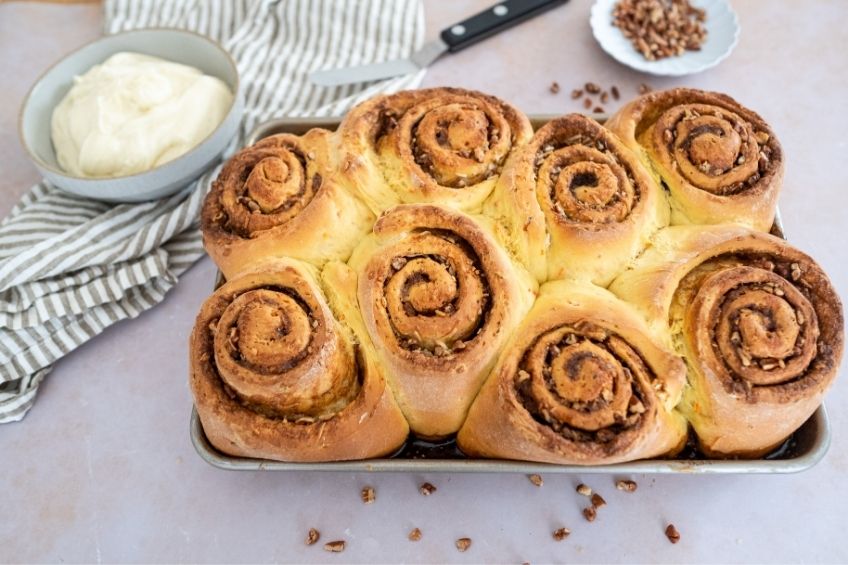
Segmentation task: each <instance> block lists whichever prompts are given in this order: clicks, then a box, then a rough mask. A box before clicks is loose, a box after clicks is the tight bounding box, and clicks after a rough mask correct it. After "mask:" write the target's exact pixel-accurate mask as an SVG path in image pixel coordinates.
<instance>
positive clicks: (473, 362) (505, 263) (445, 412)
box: [350, 204, 536, 439]
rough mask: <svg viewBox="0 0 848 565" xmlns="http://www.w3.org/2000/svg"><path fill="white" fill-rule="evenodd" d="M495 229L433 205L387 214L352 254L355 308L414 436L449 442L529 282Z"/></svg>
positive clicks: (519, 313) (528, 292)
mask: <svg viewBox="0 0 848 565" xmlns="http://www.w3.org/2000/svg"><path fill="white" fill-rule="evenodd" d="M495 229H496V227H495V225H494V224H493V223H492V222H491V221H490V220H487V219H486V218H483V217H477V216H467V215H465V214H463V213H460V212H456V211H452V210H451V209H449V208H443V207H438V206H432V205H415V204H412V205H402V206H398V207H397V208H394V209H392V210H389V211H388V212H386V213H385V214H383V215H382V216H381V217H380V218H379V219H378V220H377V223H376V224H375V225H374V233H373V234H372V235H371V236H369V237H368V238H367V239H366V240H365V241H363V243H362V244H361V245H360V246H359V247H357V249H356V250H355V251H354V253H353V255H352V257H351V259H350V265H351V266H352V267H353V268H354V270H356V272H357V274H358V276H359V292H358V298H359V306H360V309H361V311H362V316H363V319H364V321H365V324H366V327H367V329H368V332H369V334H370V335H371V337H372V339H373V341H374V345H375V347H376V349H377V351H378V356H379V359H380V362H381V363H382V365H383V366H384V367H385V369H386V373H387V375H388V378H389V380H390V384H391V385H392V388H393V390H394V392H395V398H397V401H398V404H399V405H400V407H401V409H402V410H403V412H404V414H405V416H406V418H407V420H408V421H409V424H410V427H411V428H412V431H413V432H415V433H416V434H417V435H419V436H421V437H424V438H430V439H435V438H442V437H445V436H448V435H450V434H453V433H455V432H456V431H457V430H458V429H459V427H460V425H461V424H462V421H463V420H464V419H465V414H466V411H467V410H468V406H469V405H470V404H471V401H472V400H473V399H474V395H475V394H477V391H478V389H479V388H480V385H481V384H482V382H483V379H485V377H486V375H487V374H488V372H489V371H490V370H491V367H492V365H493V364H494V362H495V359H496V358H497V355H498V353H499V352H500V350H501V348H502V347H503V345H504V343H505V342H506V339H507V337H508V336H509V334H510V333H511V332H512V330H513V329H514V328H515V327H516V326H517V325H518V324H519V322H520V321H521V319H522V317H523V316H524V315H525V314H526V313H527V311H528V310H529V308H530V305H531V304H532V302H533V299H534V297H535V295H534V291H535V290H536V284H535V281H534V280H533V279H532V277H530V275H529V274H528V273H527V272H526V271H525V270H524V269H523V268H521V267H520V266H518V265H516V264H514V263H513V262H512V260H511V259H510V257H509V256H508V255H507V253H506V252H505V251H504V250H503V249H502V248H501V246H500V245H499V244H498V241H497V235H496V233H495Z"/></svg>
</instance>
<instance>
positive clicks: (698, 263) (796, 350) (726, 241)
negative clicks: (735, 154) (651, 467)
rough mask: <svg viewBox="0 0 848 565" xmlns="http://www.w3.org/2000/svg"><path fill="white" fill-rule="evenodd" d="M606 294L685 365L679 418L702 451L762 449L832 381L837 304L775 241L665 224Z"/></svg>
mask: <svg viewBox="0 0 848 565" xmlns="http://www.w3.org/2000/svg"><path fill="white" fill-rule="evenodd" d="M610 289H611V290H612V291H614V292H615V293H616V294H618V295H619V296H621V297H622V298H624V299H625V300H628V301H629V302H632V303H633V304H635V305H636V306H637V307H639V308H640V309H641V310H642V311H643V313H644V314H645V316H647V318H648V319H649V320H650V321H651V322H652V323H653V325H654V327H655V328H656V331H658V332H659V333H660V335H663V336H665V338H666V339H667V340H668V342H669V343H670V344H671V345H672V346H673V347H674V348H675V349H676V350H677V352H678V353H680V354H681V355H684V356H685V357H686V360H687V363H688V367H689V376H688V379H689V386H688V387H687V391H686V395H685V398H684V402H683V404H682V406H681V410H682V411H683V412H684V413H685V414H686V416H687V418H688V419H689V421H690V422H691V423H692V426H693V427H694V429H695V432H696V433H697V435H698V439H699V441H700V444H701V447H702V449H703V451H704V452H705V453H707V454H708V455H712V456H739V457H758V456H760V455H763V454H764V453H767V452H768V451H770V450H772V449H773V448H774V447H775V446H777V445H779V444H780V443H781V442H783V441H784V440H785V439H786V438H787V436H789V435H790V434H792V432H794V431H795V430H796V429H797V428H798V427H800V426H801V424H803V423H804V421H805V420H806V419H807V418H809V417H810V415H812V413H813V412H814V411H815V409H816V408H817V407H818V405H819V404H820V403H821V401H822V397H823V395H824V393H825V392H826V390H827V389H828V388H829V387H830V385H831V384H832V383H833V380H834V378H835V377H836V371H837V368H838V367H839V362H840V358H841V355H842V348H843V318H842V306H841V303H840V301H839V298H838V296H837V295H836V293H835V291H834V289H833V286H832V285H831V283H830V281H829V280H828V278H827V276H826V275H825V274H824V272H822V270H821V268H820V267H819V266H818V265H817V264H816V262H815V261H813V259H811V258H810V257H809V256H807V255H805V254H804V253H802V252H800V251H798V250H797V249H795V248H793V247H792V246H790V245H789V244H787V243H786V242H785V241H783V240H781V239H778V238H776V237H774V236H771V235H767V234H763V233H759V232H756V231H751V230H749V229H747V228H744V227H741V226H732V225H725V226H712V227H700V228H696V227H694V226H678V227H672V228H667V229H666V230H663V231H661V232H660V233H659V234H658V235H657V237H656V239H655V241H654V242H653V246H652V247H651V248H649V249H648V251H646V252H645V254H644V255H643V256H642V257H640V258H639V260H638V261H637V263H636V265H635V267H634V268H633V269H632V270H629V271H627V272H625V273H623V274H622V275H621V276H620V277H618V278H617V279H616V280H615V281H614V282H613V284H612V285H611V287H610Z"/></svg>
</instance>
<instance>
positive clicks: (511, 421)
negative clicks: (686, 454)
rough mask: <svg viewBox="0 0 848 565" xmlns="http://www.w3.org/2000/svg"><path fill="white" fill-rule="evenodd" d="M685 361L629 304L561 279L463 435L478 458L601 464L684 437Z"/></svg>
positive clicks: (677, 443) (657, 452)
mask: <svg viewBox="0 0 848 565" xmlns="http://www.w3.org/2000/svg"><path fill="white" fill-rule="evenodd" d="M684 383H685V368H684V366H683V362H682V361H681V360H680V359H679V358H678V357H676V356H675V355H673V354H672V353H671V352H670V351H669V350H667V349H664V348H663V347H662V346H661V345H660V344H659V343H657V341H656V340H655V339H654V338H653V337H652V336H651V333H650V331H649V329H648V326H647V325H646V324H645V323H644V321H643V320H642V319H641V318H640V316H639V315H638V313H637V312H636V311H635V310H634V309H632V308H631V307H630V306H629V305H627V304H625V303H624V302H622V301H621V300H619V299H617V298H616V297H615V296H613V295H612V294H611V293H610V292H608V291H606V290H604V289H602V288H599V287H597V286H594V285H589V284H585V283H576V282H572V281H554V282H551V283H547V284H545V285H543V286H542V289H541V292H540V296H539V299H538V300H537V301H536V304H535V305H534V306H533V309H532V310H531V311H530V314H529V315H528V316H527V318H526V319H525V320H524V322H523V323H522V324H521V326H520V327H519V328H518V330H517V331H516V332H515V335H514V337H513V338H512V339H511V340H510V343H509V344H508V345H507V347H506V349H505V351H504V353H503V354H502V356H501V358H500V360H499V361H498V364H497V366H496V368H495V370H494V371H493V372H492V374H491V376H490V377H489V378H488V380H487V381H486V383H485V384H484V385H483V388H482V389H481V391H480V394H479V395H478V396H477V399H476V400H475V401H474V404H473V405H472V406H471V410H470V411H469V413H468V418H467V419H466V421H465V423H464V424H463V426H462V429H461V430H460V432H459V435H458V438H457V439H458V442H459V446H460V448H461V449H462V450H463V451H464V452H465V453H466V454H468V455H470V456H473V457H490V458H505V459H520V460H528V461H539V462H544V463H557V464H578V465H594V464H609V463H617V462H622V461H631V460H634V459H642V458H647V457H656V456H662V455H667V454H671V453H674V452H676V451H677V450H679V449H680V448H681V447H682V446H683V445H684V443H685V440H686V433H687V426H686V422H685V420H684V418H683V416H682V415H681V414H679V413H678V412H676V411H675V409H674V407H675V406H676V405H677V403H678V402H679V400H680V397H681V394H682V391H683V386H684Z"/></svg>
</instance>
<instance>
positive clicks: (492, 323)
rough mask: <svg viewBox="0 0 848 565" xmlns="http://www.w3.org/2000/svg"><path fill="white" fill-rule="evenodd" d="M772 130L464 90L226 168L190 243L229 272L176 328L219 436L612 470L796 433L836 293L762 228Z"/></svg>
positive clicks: (773, 158) (255, 452) (689, 103)
mask: <svg viewBox="0 0 848 565" xmlns="http://www.w3.org/2000/svg"><path fill="white" fill-rule="evenodd" d="M782 178H783V153H782V150H781V147H780V144H779V143H778V140H777V138H776V136H775V135H774V132H773V131H772V130H771V129H770V128H769V126H768V124H766V123H765V122H764V121H763V119H762V118H760V117H759V116H758V115H757V114H755V113H754V112H752V111H751V110H748V109H747V108H745V107H743V106H741V105H740V104H738V103H737V102H735V101H734V100H733V99H731V98H729V97H727V96H725V95H722V94H715V93H709V92H702V91H697V90H688V89H674V90H670V91H665V92H654V93H650V94H647V95H645V96H642V97H640V98H638V99H636V100H634V101H633V102H631V103H629V104H627V105H625V106H624V107H623V108H622V109H621V111H620V112H619V113H618V114H616V115H615V116H613V117H612V118H611V119H610V120H609V121H608V122H607V123H606V125H605V126H602V125H600V124H599V123H597V122H596V121H594V120H592V119H590V118H587V117H585V116H581V115H577V114H571V115H567V116H563V117H560V118H557V119H555V120H552V121H551V122H549V123H547V124H545V125H544V126H542V127H540V128H539V129H538V130H537V131H535V132H534V131H533V128H532V127H531V124H530V121H529V120H528V118H527V117H526V116H525V115H524V114H522V113H521V112H520V111H519V110H517V109H516V108H514V107H512V106H511V105H509V104H507V103H506V102H504V101H502V100H499V99H497V98H495V97H493V96H489V95H486V94H482V93H479V92H473V91H467V90H460V89H455V88H436V89H426V90H416V91H408V92H400V93H397V94H393V95H388V96H380V97H377V98H374V99H371V100H368V101H366V102H364V103H362V104H360V105H359V106H357V107H355V108H354V109H353V110H351V111H350V113H349V114H348V115H347V116H346V117H345V118H344V119H343V120H342V122H341V125H340V127H339V129H338V130H337V131H335V132H329V131H325V130H318V129H315V130H311V131H309V132H308V133H306V134H305V135H303V136H294V135H289V134H282V135H275V136H271V137H269V138H266V139H263V140H261V141H259V142H258V143H256V144H255V145H253V146H251V147H247V148H245V149H243V150H242V151H240V152H239V153H237V154H236V155H235V156H233V157H232V158H231V159H230V160H229V162H228V163H226V165H225V166H224V168H223V170H222V172H221V174H220V175H219V178H218V179H217V180H216V182H215V183H214V184H213V187H212V190H211V191H210V193H209V194H208V196H207V198H206V202H205V204H204V209H203V213H202V218H201V224H202V229H203V235H204V244H205V246H206V249H207V251H208V252H209V255H210V256H211V257H212V259H213V260H214V261H215V263H216V264H217V265H218V267H219V268H220V270H221V271H222V273H223V274H224V276H225V278H226V282H225V283H224V284H223V285H222V286H220V287H219V288H218V289H217V290H216V291H215V292H214V293H213V294H212V295H211V296H210V297H209V298H208V299H207V300H206V302H205V303H204V305H203V306H202V308H201V311H200V314H199V315H198V318H197V322H196V324H195V327H194V331H193V332H192V336H191V348H190V357H191V376H190V384H191V389H192V392H193V394H194V399H195V404H196V407H197V411H198V414H199V415H200V419H201V422H202V424H203V428H204V430H205V432H206V435H207V436H208V438H209V440H210V442H211V443H212V444H213V445H214V446H215V447H216V448H217V449H219V450H220V451H222V452H224V453H228V454H231V455H238V456H247V457H259V458H266V459H277V460H282V461H292V462H297V461H339V460H353V459H366V458H373V457H380V456H388V455H391V454H392V453H394V452H396V451H397V450H398V449H400V448H401V447H402V446H403V445H404V443H405V442H406V441H407V439H408V437H409V436H410V434H412V435H415V436H416V437H419V438H424V439H428V440H442V439H445V438H452V437H455V438H456V440H457V443H458V445H459V447H460V448H461V449H462V451H463V452H464V453H465V454H466V455H468V456H469V457H486V458H505V459H517V460H526V461H539V462H548V463H559V464H586V465H590V464H592V465H594V464H607V463H618V462H625V461H632V460H636V459H644V458H655V457H669V456H673V455H674V454H675V453H677V452H678V451H680V450H681V449H682V447H683V446H684V445H685V443H686V441H687V438H689V437H690V436H692V435H694V437H695V438H697V441H698V443H699V445H700V448H701V450H702V451H703V452H704V453H705V454H707V455H709V456H713V457H731V456H732V457H759V456H762V455H763V454H765V453H767V452H769V451H770V450H772V449H774V448H775V447H777V446H779V445H780V444H781V443H782V442H783V441H784V440H785V439H786V438H787V437H788V436H789V435H791V434H792V433H793V432H794V431H795V430H796V429H797V428H798V427H799V426H801V425H802V424H803V423H804V421H805V420H806V419H807V418H809V417H810V415H812V413H813V412H814V411H815V410H816V408H817V407H818V406H819V404H820V403H821V401H822V397H823V396H824V394H825V392H826V391H827V389H828V388H829V387H830V386H831V385H832V383H833V381H834V379H835V377H836V371H837V369H838V367H839V362H840V358H841V354H842V347H843V319H842V308H841V304H840V302H839V298H838V297H837V295H836V293H835V292H834V289H833V286H832V284H831V283H830V281H829V280H828V278H827V276H826V275H825V274H824V273H823V272H822V270H821V268H820V267H819V266H818V265H817V264H816V263H815V261H814V260H813V259H811V258H810V257H809V256H807V255H806V254H804V253H802V252H801V251H799V250H797V249H795V248H794V247H792V246H791V245H789V244H787V243H786V242H785V241H784V240H782V239H779V238H777V237H775V236H772V235H769V234H768V233H767V231H768V230H769V229H771V227H772V223H773V221H774V215H775V209H776V203H777V196H778V193H779V191H780V185H781V182H782Z"/></svg>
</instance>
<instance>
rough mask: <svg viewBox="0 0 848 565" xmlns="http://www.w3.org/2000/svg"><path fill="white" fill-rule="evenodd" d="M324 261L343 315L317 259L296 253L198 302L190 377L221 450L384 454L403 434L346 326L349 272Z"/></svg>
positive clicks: (295, 455) (363, 348) (298, 456)
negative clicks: (318, 271) (336, 308)
mask: <svg viewBox="0 0 848 565" xmlns="http://www.w3.org/2000/svg"><path fill="white" fill-rule="evenodd" d="M328 269H332V270H329V271H327V272H328V275H327V276H325V277H324V279H323V281H322V282H323V283H324V285H326V288H327V291H326V292H327V294H328V295H331V296H335V297H337V298H336V300H337V301H339V304H340V305H341V306H342V308H343V309H342V310H341V311H340V312H341V316H339V315H337V314H336V313H335V312H334V311H333V309H331V307H330V305H329V304H328V302H327V300H326V299H325V297H324V296H325V295H324V291H323V290H322V288H321V285H320V284H319V282H318V280H317V275H316V272H315V268H314V267H311V266H309V265H307V264H304V263H300V262H298V261H296V260H293V259H280V260H277V261H274V262H269V263H265V264H264V266H263V267H261V268H260V269H257V270H253V271H246V272H243V273H242V274H240V275H239V276H237V277H235V278H233V279H231V280H230V281H228V282H227V283H225V284H224V285H223V286H221V287H220V288H219V289H218V290H216V291H215V293H214V294H213V295H212V296H210V297H209V298H208V299H207V300H206V302H205V303H204V304H203V307H202V308H201V310H200V313H199V315H198V317H197V321H196V323H195V326H194V330H193V332H192V335H191V344H190V347H191V349H190V365H191V375H190V384H191V389H192V393H193V394H194V401H195V406H196V407H197V412H198V414H199V415H200V420H201V422H202V424H203V429H204V431H205V433H206V435H207V437H208V438H209V441H210V442H211V443H212V445H214V446H215V447H216V448H217V449H218V450H220V451H222V452H224V453H228V454H230V455H236V456H244V457H258V458H265V459H278V460H282V461H337V460H349V459H364V458H369V457H377V456H381V455H386V454H389V453H391V452H393V451H394V450H396V449H397V448H398V447H399V446H400V445H402V444H403V442H404V441H405V439H406V436H407V434H408V431H409V428H408V426H407V424H406V421H405V420H404V418H403V415H402V414H401V412H400V410H399V408H398V406H397V404H396V403H395V401H394V398H393V397H392V394H391V391H390V389H389V388H388V387H387V386H386V382H385V380H384V377H383V371H382V369H381V368H380V367H379V365H378V364H377V363H375V362H374V359H373V352H371V351H370V345H369V343H368V342H367V341H363V340H361V339H357V337H356V334H354V332H353V330H352V329H351V328H352V327H355V326H356V324H357V322H356V318H357V316H358V313H357V312H356V309H355V308H351V307H349V306H348V307H345V306H344V304H355V277H345V276H344V273H343V271H338V269H337V268H332V266H329V267H328ZM337 273H341V276H339V275H338V274H337ZM345 295H349V298H347V299H345V298H344V296H345ZM340 317H341V318H343V319H345V320H346V321H353V324H351V325H345V324H343V323H342V322H340V320H339V318H340ZM358 323H359V324H360V325H361V322H358Z"/></svg>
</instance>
